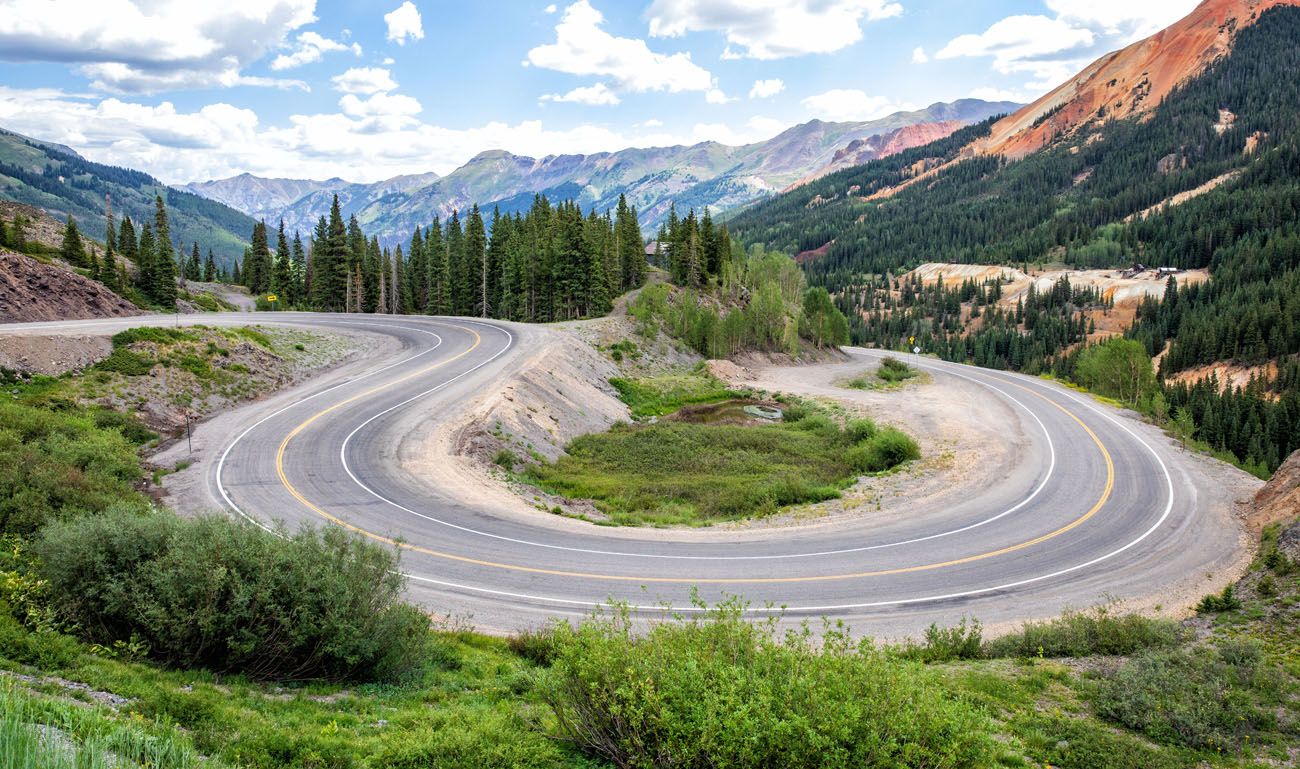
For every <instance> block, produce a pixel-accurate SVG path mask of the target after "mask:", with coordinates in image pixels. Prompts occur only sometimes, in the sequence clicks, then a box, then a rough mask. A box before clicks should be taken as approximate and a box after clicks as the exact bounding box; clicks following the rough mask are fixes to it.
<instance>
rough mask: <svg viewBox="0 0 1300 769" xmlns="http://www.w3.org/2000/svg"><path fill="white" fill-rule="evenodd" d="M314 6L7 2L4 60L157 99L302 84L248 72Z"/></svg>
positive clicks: (298, 2) (285, 0) (280, 2)
mask: <svg viewBox="0 0 1300 769" xmlns="http://www.w3.org/2000/svg"><path fill="white" fill-rule="evenodd" d="M315 7H316V2H315V0H228V1H227V2H222V3H195V2H192V1H191V0H151V1H149V2H146V0H93V1H91V0H78V1H77V2H50V1H49V0H0V18H3V19H5V22H4V24H2V25H0V56H2V57H3V58H4V59H6V60H9V61H55V62H65V63H70V64H77V65H79V66H80V67H81V70H82V72H83V73H84V74H85V75H86V76H87V77H89V78H91V80H92V81H93V85H94V87H96V88H101V89H104V90H112V91H134V92H151V91H159V90H165V89H173V88H207V87H229V86H235V85H267V86H280V87H286V86H301V84H300V83H298V82H296V81H282V80H277V79H272V78H255V77H248V76H245V75H244V74H243V70H244V69H245V68H247V67H248V66H249V65H250V64H252V63H253V62H255V61H257V60H258V59H260V58H262V57H263V56H265V55H266V54H267V53H268V52H269V51H271V50H273V49H274V48H277V47H279V46H280V45H281V43H282V42H283V40H284V39H285V37H286V36H287V35H288V34H289V33H290V32H292V31H293V30H295V29H297V28H299V27H302V26H304V25H306V24H309V23H311V22H313V21H315V20H316V19H315V15H314V10H315Z"/></svg>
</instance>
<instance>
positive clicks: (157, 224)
mask: <svg viewBox="0 0 1300 769" xmlns="http://www.w3.org/2000/svg"><path fill="white" fill-rule="evenodd" d="M154 242H155V243H156V244H157V249H158V250H157V252H156V253H155V254H154V258H153V271H154V272H153V281H152V282H153V293H152V294H151V296H150V298H152V299H153V300H154V302H156V303H157V304H160V305H162V306H163V307H166V308H168V309H171V308H173V307H175V306H176V256H175V254H174V252H173V251H172V237H171V228H170V227H169V226H168V224H167V207H166V205H164V204H163V199H162V196H161V195H155V196H154Z"/></svg>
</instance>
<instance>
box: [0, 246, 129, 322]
mask: <svg viewBox="0 0 1300 769" xmlns="http://www.w3.org/2000/svg"><path fill="white" fill-rule="evenodd" d="M143 314H144V313H143V311H142V310H141V309H140V308H139V307H136V306H135V305H134V304H131V303H130V302H128V301H127V300H125V299H123V298H122V297H120V296H118V295H117V294H115V293H113V292H112V291H109V290H108V289H107V288H105V287H104V286H103V285H102V284H100V283H97V282H95V281H93V280H90V279H89V278H83V277H82V276H80V275H78V274H77V273H75V272H71V271H69V270H65V269H61V268H59V267H55V266H53V265H49V264H42V263H41V262H38V261H36V260H35V259H33V258H31V257H30V256H24V255H22V254H18V253H14V252H13V251H5V250H0V323H23V322H28V321H39V320H73V319H77V318H122V317H126V316H128V315H143Z"/></svg>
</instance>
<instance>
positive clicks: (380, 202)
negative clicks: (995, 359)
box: [183, 99, 1019, 242]
mask: <svg viewBox="0 0 1300 769" xmlns="http://www.w3.org/2000/svg"><path fill="white" fill-rule="evenodd" d="M1018 106H1019V105H1016V104H1013V103H1009V102H984V101H980V100H977V99H963V100H960V101H957V102H953V103H950V104H947V103H939V104H934V105H931V106H930V107H927V108H925V109H922V110H916V111H912V112H900V113H896V114H894V115H890V116H888V117H885V118H882V119H880V120H874V121H869V122H863V123H827V122H824V121H820V120H814V121H811V122H808V123H804V124H802V125H798V126H795V127H793V128H790V129H789V130H787V131H784V132H782V133H781V134H779V135H778V136H775V137H773V138H771V139H769V140H767V141H763V142H757V143H754V144H749V145H744V146H739V147H733V146H727V145H723V144H719V143H717V142H703V143H700V144H695V145H691V146H676V147H653V148H645V149H642V148H630V149H626V150H620V151H618V152H612V153H609V152H602V153H595V154H592V155H551V156H547V157H544V158H530V157H523V156H520V155H514V154H512V153H509V152H505V151H503V150H489V151H486V152H483V153H480V154H479V155H477V156H476V157H474V158H473V159H471V160H470V161H469V162H468V163H466V164H465V165H464V166H462V167H460V168H458V169H456V170H455V171H453V172H452V173H450V174H448V175H447V176H445V177H441V178H439V177H438V176H437V175H436V174H420V175H414V176H402V177H396V178H394V179H388V180H385V181H382V182H377V183H375V184H349V183H347V182H343V181H341V180H337V179H332V180H329V181H325V182H315V181H305V180H286V179H260V178H257V177H254V176H250V175H248V174H244V175H241V176H237V177H232V178H230V179H224V180H219V181H208V182H200V183H194V184H190V185H186V186H185V187H184V188H183V189H185V190H187V191H189V192H193V193H195V194H199V195H203V196H206V197H209V198H212V199H214V200H219V201H221V202H223V203H225V204H227V205H230V206H233V207H235V208H238V209H240V210H242V211H244V212H245V213H247V214H249V215H250V216H253V217H255V218H265V219H266V220H267V221H268V222H274V221H277V220H278V219H280V218H284V220H285V225H286V227H288V228H289V229H290V230H299V231H302V232H303V233H306V232H309V231H310V230H311V228H312V227H313V226H314V225H315V223H316V221H317V219H318V218H319V217H320V216H321V215H323V214H327V213H328V212H329V205H330V202H331V200H332V197H333V195H334V194H336V193H337V194H338V195H339V200H340V202H341V203H342V204H343V211H344V214H345V215H351V214H356V216H357V219H358V220H359V221H360V222H361V224H362V226H363V227H364V228H365V229H366V231H367V232H373V233H376V234H377V235H379V237H380V239H381V240H385V241H388V242H393V241H400V240H404V239H405V238H406V237H408V236H409V234H410V232H411V230H412V229H413V228H414V227H415V226H417V225H425V224H427V223H428V222H429V221H431V220H432V218H433V217H434V216H439V217H443V218H445V217H447V216H449V215H450V214H451V212H452V211H453V210H456V209H461V210H463V209H465V208H467V207H469V206H470V205H472V204H474V203H478V204H479V205H480V206H482V207H485V208H488V209H491V208H492V207H493V206H497V207H500V208H501V209H502V211H503V212H514V211H518V210H522V209H525V208H527V207H528V206H529V205H531V203H532V198H533V195H534V194H537V193H543V194H546V195H548V196H550V197H552V198H574V199H576V200H578V201H579V202H580V203H581V204H582V205H583V207H589V206H595V207H596V208H597V209H605V208H609V207H612V206H613V205H614V203H615V202H616V201H617V200H618V196H619V195H620V194H625V195H627V197H628V199H629V201H630V202H631V203H632V204H633V205H635V206H636V207H637V209H638V211H639V213H640V215H641V223H642V225H643V227H644V228H645V230H646V231H647V233H653V231H654V230H655V229H656V228H657V227H658V224H659V222H660V221H661V220H663V219H664V218H665V217H666V216H667V214H668V210H669V206H670V204H672V203H675V204H676V205H677V207H678V208H681V209H686V208H689V207H696V208H702V207H704V206H709V207H710V208H711V209H712V210H713V211H714V212H715V213H717V212H720V211H724V210H727V209H732V208H736V207H739V206H743V205H745V204H748V203H751V202H753V201H755V200H758V199H761V198H765V197H768V196H771V195H774V194H776V193H777V192H779V191H780V190H782V189H785V188H787V187H789V186H791V185H793V184H797V183H799V182H801V181H803V180H807V179H811V178H816V177H818V176H820V175H822V174H824V173H826V172H828V171H829V170H834V169H837V168H840V167H843V166H844V165H845V164H846V163H851V162H862V161H863V160H865V159H869V158H873V157H884V156H887V155H889V154H892V153H894V152H898V151H901V150H903V149H906V148H908V147H912V146H916V145H917V144H924V143H926V142H928V141H931V140H933V139H935V138H939V137H941V136H946V135H948V134H949V133H951V132H952V131H955V130H957V129H958V128H960V127H962V126H964V125H968V124H970V123H973V122H977V121H980V120H983V119H985V118H988V117H989V116H992V115H997V114H1005V113H1007V112H1010V111H1011V110H1013V109H1015V108H1016V107H1018ZM922 125H923V126H925V128H924V129H919V130H915V131H909V130H904V129H909V128H910V127H913V126H922ZM299 193H301V194H299ZM295 195H298V197H297V198H296V199H293V200H290V199H291V198H294V196H295ZM286 201H288V202H286Z"/></svg>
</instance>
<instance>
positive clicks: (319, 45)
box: [271, 32, 361, 71]
mask: <svg viewBox="0 0 1300 769" xmlns="http://www.w3.org/2000/svg"><path fill="white" fill-rule="evenodd" d="M335 51H352V53H353V54H355V55H357V56H360V55H361V45H360V43H352V44H351V45H348V44H346V43H340V42H338V41H337V40H330V39H329V38H327V37H322V36H321V35H319V34H317V33H315V32H303V33H302V34H300V35H298V40H297V43H296V44H295V45H294V48H293V50H292V51H290V52H289V53H282V54H280V55H279V56H276V57H275V60H274V61H272V62H271V69H273V70H276V71H279V70H285V69H293V68H294V67H301V66H302V65H304V64H311V63H312V62H316V61H320V60H321V57H322V56H324V55H325V54H327V53H333V52H335Z"/></svg>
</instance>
